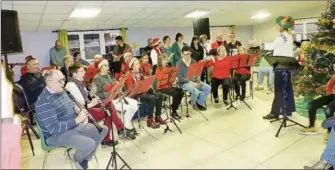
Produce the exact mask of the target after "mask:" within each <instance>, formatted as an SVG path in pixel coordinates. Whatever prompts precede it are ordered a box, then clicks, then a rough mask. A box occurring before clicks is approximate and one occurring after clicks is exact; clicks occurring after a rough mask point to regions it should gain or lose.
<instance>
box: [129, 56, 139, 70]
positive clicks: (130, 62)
mask: <svg viewBox="0 0 335 170" xmlns="http://www.w3.org/2000/svg"><path fill="white" fill-rule="evenodd" d="M137 60H138V59H137V58H136V57H133V58H132V59H131V60H130V61H129V65H128V66H129V69H131V67H132V66H133V64H134V63H135V61H137Z"/></svg>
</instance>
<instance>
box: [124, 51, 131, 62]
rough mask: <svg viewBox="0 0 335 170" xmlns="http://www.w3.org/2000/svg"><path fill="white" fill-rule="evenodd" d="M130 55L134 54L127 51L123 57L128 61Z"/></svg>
mask: <svg viewBox="0 0 335 170" xmlns="http://www.w3.org/2000/svg"><path fill="white" fill-rule="evenodd" d="M128 57H130V58H131V57H133V54H132V53H131V52H126V53H125V54H124V55H123V58H124V60H126V61H127V58H128Z"/></svg>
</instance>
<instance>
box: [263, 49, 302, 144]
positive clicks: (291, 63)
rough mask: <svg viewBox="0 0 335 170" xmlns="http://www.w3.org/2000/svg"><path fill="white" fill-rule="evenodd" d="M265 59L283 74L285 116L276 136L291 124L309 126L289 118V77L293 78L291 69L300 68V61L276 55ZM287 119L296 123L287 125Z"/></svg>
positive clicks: (283, 110) (283, 108) (283, 109)
mask: <svg viewBox="0 0 335 170" xmlns="http://www.w3.org/2000/svg"><path fill="white" fill-rule="evenodd" d="M265 59H266V60H267V61H268V62H269V63H270V64H271V65H273V66H274V68H275V71H276V72H279V73H280V74H281V76H282V82H280V83H282V84H283V89H282V90H283V98H282V112H283V118H281V120H282V122H281V125H280V127H279V129H278V131H277V133H276V135H275V136H276V137H278V136H279V133H280V131H281V129H282V128H283V127H285V128H286V127H289V126H294V125H298V126H301V127H303V128H307V127H305V126H304V125H302V124H300V123H298V122H296V121H293V120H291V119H289V118H288V117H287V113H288V111H287V104H288V103H287V102H288V81H289V79H291V73H290V71H289V70H294V69H297V68H299V66H300V65H299V63H298V61H297V60H295V59H294V58H293V57H274V56H270V57H265ZM279 120H280V119H278V120H272V121H270V122H271V123H272V122H276V121H279ZM287 121H289V122H292V123H294V124H292V125H287Z"/></svg>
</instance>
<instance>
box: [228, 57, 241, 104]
mask: <svg viewBox="0 0 335 170" xmlns="http://www.w3.org/2000/svg"><path fill="white" fill-rule="evenodd" d="M227 57H230V58H231V59H230V76H231V79H232V78H233V76H234V70H235V69H237V68H238V67H239V63H240V59H239V56H227ZM231 88H232V84H230V85H229V100H230V104H229V107H227V110H229V109H230V108H234V109H235V110H237V108H236V107H235V106H234V104H233V103H234V102H235V100H233V91H234V89H231Z"/></svg>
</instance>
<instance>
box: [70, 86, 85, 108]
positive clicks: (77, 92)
mask: <svg viewBox="0 0 335 170" xmlns="http://www.w3.org/2000/svg"><path fill="white" fill-rule="evenodd" d="M65 88H66V89H67V90H68V91H69V92H70V93H71V94H72V95H73V97H74V98H75V99H76V100H77V101H78V102H79V103H80V104H82V105H85V99H84V96H83V95H82V94H81V92H80V90H79V88H78V86H77V85H76V84H75V83H74V82H67V83H66V86H65Z"/></svg>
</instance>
